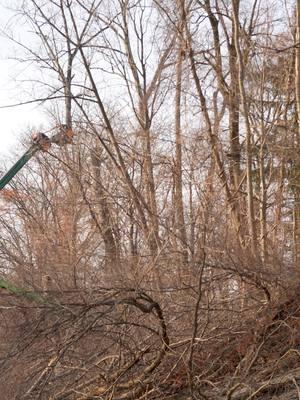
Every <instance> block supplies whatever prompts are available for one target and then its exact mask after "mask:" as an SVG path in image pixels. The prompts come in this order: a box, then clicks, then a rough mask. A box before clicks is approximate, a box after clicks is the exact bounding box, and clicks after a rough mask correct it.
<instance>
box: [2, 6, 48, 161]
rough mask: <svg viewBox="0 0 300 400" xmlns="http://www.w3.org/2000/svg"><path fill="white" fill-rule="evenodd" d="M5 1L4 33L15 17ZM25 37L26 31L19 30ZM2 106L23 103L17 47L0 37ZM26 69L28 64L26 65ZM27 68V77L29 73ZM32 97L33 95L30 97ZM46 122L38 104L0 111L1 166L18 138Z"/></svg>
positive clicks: (22, 87)
mask: <svg viewBox="0 0 300 400" xmlns="http://www.w3.org/2000/svg"><path fill="white" fill-rule="evenodd" d="M4 3H6V4H7V1H6V0H0V27H1V31H2V32H3V31H4V32H5V30H6V27H7V23H8V22H9V20H10V18H11V17H12V14H11V13H10V12H9V11H8V10H7V9H6V8H5V7H4ZM22 29H24V34H25V35H26V28H25V27H23V28H22V27H19V30H20V32H19V34H21V35H22ZM0 49H1V52H0V107H3V106H7V105H10V104H15V103H18V102H19V101H20V100H24V98H25V96H24V84H22V82H21V81H22V78H23V71H22V68H23V67H20V65H18V63H17V61H15V60H12V59H10V57H12V56H13V54H14V46H13V44H12V43H11V41H10V40H8V39H6V38H5V37H4V35H3V34H0ZM24 67H25V65H24ZM28 68H30V67H28V65H27V66H26V70H27V71H26V74H28ZM28 98H30V95H28ZM44 120H45V114H43V112H42V109H41V108H40V107H38V106H37V105H30V106H29V105H26V106H18V107H13V108H0V121H1V125H0V126H1V129H0V163H1V161H2V159H3V158H5V157H6V156H7V154H9V153H10V151H11V150H15V149H16V145H17V143H18V139H19V138H20V136H21V135H23V136H24V134H26V130H27V128H28V127H39V126H40V125H41V124H42V123H43V121H44Z"/></svg>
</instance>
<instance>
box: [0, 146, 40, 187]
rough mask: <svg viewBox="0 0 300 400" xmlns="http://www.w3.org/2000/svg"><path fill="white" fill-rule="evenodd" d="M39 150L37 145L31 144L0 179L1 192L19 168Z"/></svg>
mask: <svg viewBox="0 0 300 400" xmlns="http://www.w3.org/2000/svg"><path fill="white" fill-rule="evenodd" d="M39 149H40V146H39V145H38V144H33V145H32V146H31V147H30V148H29V149H28V150H27V151H26V152H25V153H24V154H23V155H22V157H21V158H20V159H19V160H18V161H17V162H16V163H15V164H14V165H13V166H12V167H11V168H10V170H9V171H8V172H7V173H6V174H5V175H4V176H3V177H2V178H1V179H0V190H2V189H3V188H4V187H5V186H6V185H7V184H8V183H9V182H10V181H11V180H12V178H13V177H14V176H15V175H16V174H17V173H18V172H19V171H20V169H21V168H23V167H24V165H25V164H26V163H27V162H28V161H29V160H30V159H31V157H32V156H33V155H34V154H35V153H36V152H37V151H38V150H39Z"/></svg>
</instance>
